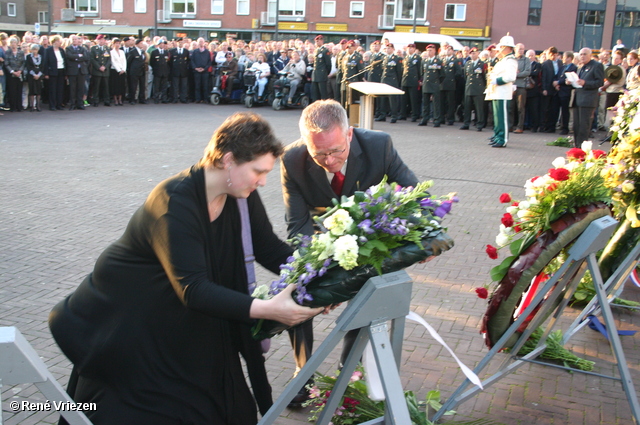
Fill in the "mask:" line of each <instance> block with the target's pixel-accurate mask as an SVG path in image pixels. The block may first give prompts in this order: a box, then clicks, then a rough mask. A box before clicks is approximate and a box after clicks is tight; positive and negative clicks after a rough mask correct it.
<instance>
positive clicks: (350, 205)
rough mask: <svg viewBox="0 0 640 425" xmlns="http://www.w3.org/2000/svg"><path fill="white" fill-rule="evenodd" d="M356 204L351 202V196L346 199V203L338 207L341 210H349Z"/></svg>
mask: <svg viewBox="0 0 640 425" xmlns="http://www.w3.org/2000/svg"><path fill="white" fill-rule="evenodd" d="M355 204H356V203H355V202H354V200H353V196H349V198H347V201H346V202H343V203H341V204H340V206H341V207H342V208H351V207H352V206H354V205H355Z"/></svg>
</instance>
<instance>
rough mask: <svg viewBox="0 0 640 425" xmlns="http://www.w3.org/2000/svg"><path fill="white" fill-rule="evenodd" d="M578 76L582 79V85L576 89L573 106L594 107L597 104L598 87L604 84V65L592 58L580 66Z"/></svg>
mask: <svg viewBox="0 0 640 425" xmlns="http://www.w3.org/2000/svg"><path fill="white" fill-rule="evenodd" d="M578 76H579V77H580V79H581V80H584V86H582V88H581V89H576V96H575V102H574V106H577V107H579V108H595V107H596V106H597V105H598V89H599V88H600V87H602V85H603V84H604V66H603V65H602V64H601V63H600V62H598V61H595V60H593V59H592V60H590V61H589V62H588V63H586V64H585V65H583V66H582V67H581V68H580V70H579V71H578Z"/></svg>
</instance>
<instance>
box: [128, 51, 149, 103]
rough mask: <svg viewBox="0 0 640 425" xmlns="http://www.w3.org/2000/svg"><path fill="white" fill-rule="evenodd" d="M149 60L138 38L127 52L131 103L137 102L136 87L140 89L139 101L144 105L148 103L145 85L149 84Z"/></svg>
mask: <svg viewBox="0 0 640 425" xmlns="http://www.w3.org/2000/svg"><path fill="white" fill-rule="evenodd" d="M146 61H147V56H146V52H145V51H144V48H143V44H142V40H140V39H138V40H136V43H135V47H134V48H133V49H131V50H129V54H127V76H128V78H129V104H131V105H135V103H136V88H137V89H138V103H140V104H142V105H144V104H146V103H147V101H146V96H145V87H146V85H147V77H146V72H145V65H146Z"/></svg>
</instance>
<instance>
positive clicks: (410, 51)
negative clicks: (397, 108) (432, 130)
mask: <svg viewBox="0 0 640 425" xmlns="http://www.w3.org/2000/svg"><path fill="white" fill-rule="evenodd" d="M421 70H422V59H421V58H420V55H419V54H418V53H417V52H416V45H415V44H413V43H411V44H409V45H408V46H407V55H406V58H405V60H404V69H403V73H402V90H404V96H405V99H403V101H402V112H401V114H400V118H398V119H400V120H406V119H407V103H409V104H411V122H416V121H418V117H419V116H420V92H419V91H418V85H419V81H420V75H421ZM407 101H408V102H407Z"/></svg>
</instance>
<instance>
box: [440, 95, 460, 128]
mask: <svg viewBox="0 0 640 425" xmlns="http://www.w3.org/2000/svg"><path fill="white" fill-rule="evenodd" d="M440 98H441V99H442V109H441V110H442V114H443V115H444V117H443V120H442V121H443V122H444V121H445V120H446V121H447V122H450V123H452V122H455V120H456V91H455V90H442V91H441V92H440Z"/></svg>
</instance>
